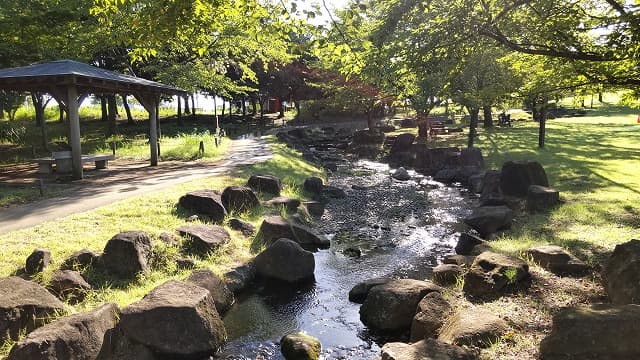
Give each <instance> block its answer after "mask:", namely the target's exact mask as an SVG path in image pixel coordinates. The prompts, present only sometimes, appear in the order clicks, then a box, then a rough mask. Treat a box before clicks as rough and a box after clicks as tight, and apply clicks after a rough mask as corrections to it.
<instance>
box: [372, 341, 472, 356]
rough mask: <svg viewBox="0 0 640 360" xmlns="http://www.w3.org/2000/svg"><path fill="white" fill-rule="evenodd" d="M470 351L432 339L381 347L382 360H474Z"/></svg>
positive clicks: (387, 344)
mask: <svg viewBox="0 0 640 360" xmlns="http://www.w3.org/2000/svg"><path fill="white" fill-rule="evenodd" d="M474 359H476V356H475V354H474V353H472V352H471V351H468V350H465V349H463V348H461V347H459V346H455V345H449V344H446V343H443V342H441V341H437V340H433V339H424V340H421V341H418V342H417V343H414V344H405V343H400V342H393V343H386V344H385V345H384V346H383V347H382V360H474Z"/></svg>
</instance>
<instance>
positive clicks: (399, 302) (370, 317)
mask: <svg viewBox="0 0 640 360" xmlns="http://www.w3.org/2000/svg"><path fill="white" fill-rule="evenodd" d="M441 290H442V288H441V287H439V286H437V285H434V284H432V283H430V282H426V281H420V280H413V279H400V280H392V281H390V282H388V283H386V284H383V285H378V286H374V287H372V288H371V290H369V294H368V295H367V298H366V299H365V301H364V303H363V304H362V306H361V307H360V320H361V321H362V322H363V323H364V324H365V325H367V327H369V328H371V329H374V330H379V331H390V332H397V331H406V330H408V329H409V328H410V327H411V321H412V320H413V316H414V315H415V313H416V307H417V306H418V303H419V302H420V300H422V298H424V297H425V295H427V294H428V293H430V292H434V291H441Z"/></svg>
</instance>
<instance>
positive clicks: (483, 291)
mask: <svg viewBox="0 0 640 360" xmlns="http://www.w3.org/2000/svg"><path fill="white" fill-rule="evenodd" d="M527 278H529V265H527V263H526V262H524V261H523V260H521V259H518V258H515V257H512V256H507V255H502V254H497V253H494V252H490V251H485V252H483V253H482V254H480V255H478V256H477V257H476V259H475V260H474V262H473V265H471V268H470V269H469V272H467V275H466V276H465V278H464V287H463V290H464V292H465V293H466V294H467V295H470V296H474V297H494V296H499V295H502V294H503V293H504V291H506V290H508V289H509V288H511V287H513V286H515V285H517V284H518V283H520V282H521V281H523V280H525V279H527Z"/></svg>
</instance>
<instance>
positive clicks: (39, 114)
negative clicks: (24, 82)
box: [31, 92, 44, 126]
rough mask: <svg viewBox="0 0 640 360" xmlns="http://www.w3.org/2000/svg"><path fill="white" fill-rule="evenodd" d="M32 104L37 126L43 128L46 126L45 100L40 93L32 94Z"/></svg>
mask: <svg viewBox="0 0 640 360" xmlns="http://www.w3.org/2000/svg"><path fill="white" fill-rule="evenodd" d="M31 102H32V103H33V107H34V109H35V111H36V126H42V124H44V108H43V103H44V99H43V98H42V94H40V93H33V92H32V93H31Z"/></svg>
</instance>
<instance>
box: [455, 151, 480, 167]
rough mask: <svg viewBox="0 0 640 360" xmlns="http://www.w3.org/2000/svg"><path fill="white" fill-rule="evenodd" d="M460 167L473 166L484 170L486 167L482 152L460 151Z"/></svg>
mask: <svg viewBox="0 0 640 360" xmlns="http://www.w3.org/2000/svg"><path fill="white" fill-rule="evenodd" d="M460 166H461V167H465V166H473V167H477V168H480V169H482V168H483V167H484V158H483V157H482V151H480V149H478V148H464V149H462V150H460Z"/></svg>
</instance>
